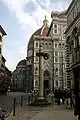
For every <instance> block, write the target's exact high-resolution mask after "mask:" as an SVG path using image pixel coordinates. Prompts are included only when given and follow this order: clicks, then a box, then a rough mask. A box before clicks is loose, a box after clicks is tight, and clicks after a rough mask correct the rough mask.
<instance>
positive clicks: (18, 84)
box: [11, 59, 26, 91]
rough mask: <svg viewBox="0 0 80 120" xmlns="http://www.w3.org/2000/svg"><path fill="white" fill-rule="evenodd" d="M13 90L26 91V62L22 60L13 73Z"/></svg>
mask: <svg viewBox="0 0 80 120" xmlns="http://www.w3.org/2000/svg"><path fill="white" fill-rule="evenodd" d="M11 89H12V90H17V91H25V90H26V60H25V59H24V60H21V61H20V62H19V63H18V64H17V66H16V69H15V70H14V71H13V73H12V81H11Z"/></svg>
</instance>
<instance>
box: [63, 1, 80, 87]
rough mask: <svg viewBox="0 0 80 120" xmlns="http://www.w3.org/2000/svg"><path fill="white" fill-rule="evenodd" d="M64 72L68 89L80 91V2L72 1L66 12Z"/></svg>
mask: <svg viewBox="0 0 80 120" xmlns="http://www.w3.org/2000/svg"><path fill="white" fill-rule="evenodd" d="M67 23H68V27H67V30H66V32H65V34H66V60H67V61H66V62H67V65H66V70H67V82H68V87H69V88H74V87H75V85H76V89H77V88H79V89H80V83H79V82H80V80H79V79H80V0H72V2H71V4H70V6H69V8H68V10H67Z"/></svg>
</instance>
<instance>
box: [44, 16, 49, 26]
mask: <svg viewBox="0 0 80 120" xmlns="http://www.w3.org/2000/svg"><path fill="white" fill-rule="evenodd" d="M43 26H48V20H47V17H46V15H45V19H44V21H43Z"/></svg>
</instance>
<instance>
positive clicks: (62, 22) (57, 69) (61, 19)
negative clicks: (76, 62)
mask: <svg viewBox="0 0 80 120" xmlns="http://www.w3.org/2000/svg"><path fill="white" fill-rule="evenodd" d="M51 18H52V22H51V25H50V29H49V32H48V35H49V34H51V38H52V40H53V52H54V55H53V56H54V69H53V71H54V87H59V88H66V87H67V81H66V60H65V45H66V39H65V34H64V32H65V30H66V28H67V17H66V11H62V12H58V11H52V13H51Z"/></svg>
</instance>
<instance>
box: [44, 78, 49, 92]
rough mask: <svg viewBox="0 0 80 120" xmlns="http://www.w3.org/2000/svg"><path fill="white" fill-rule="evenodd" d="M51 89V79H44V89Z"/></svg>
mask: <svg viewBox="0 0 80 120" xmlns="http://www.w3.org/2000/svg"><path fill="white" fill-rule="evenodd" d="M45 89H49V80H44V90H45Z"/></svg>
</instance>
